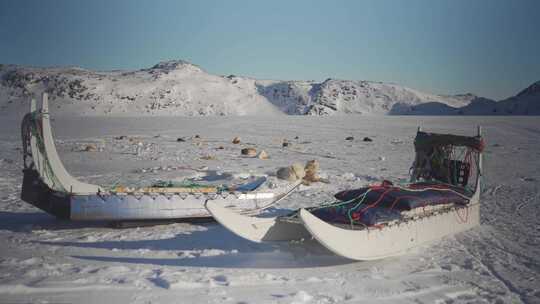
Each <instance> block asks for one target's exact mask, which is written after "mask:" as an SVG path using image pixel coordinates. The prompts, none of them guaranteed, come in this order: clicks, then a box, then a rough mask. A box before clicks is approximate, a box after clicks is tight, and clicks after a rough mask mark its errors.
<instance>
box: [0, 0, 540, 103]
mask: <svg viewBox="0 0 540 304" xmlns="http://www.w3.org/2000/svg"><path fill="white" fill-rule="evenodd" d="M167 59H185V60H188V61H191V62H193V63H195V64H197V65H199V66H201V67H202V68H204V69H205V70H207V71H208V72H211V73H215V74H237V75H245V76H252V77H257V78H269V79H299V80H300V79H303V80H307V79H314V80H323V79H325V78H328V77H332V78H341V79H358V80H376V81H386V82H396V83H399V84H403V85H407V86H410V87H413V88H417V89H421V90H425V91H429V92H433V93H440V94H454V93H465V92H473V93H476V94H479V95H482V96H487V97H491V98H496V99H501V98H505V97H508V96H510V95H514V94H516V93H517V92H518V91H520V90H521V89H523V88H525V87H527V86H528V85H530V84H531V83H533V82H535V81H538V80H540V1H538V0H530V1H528V0H395V1H385V0H379V1H376V0H373V1H354V0H350V1H345V0H341V1H340V0H336V1H328V0H326V1H315V0H313V1H307V0H306V1H293V0H288V1H281V0H271V1H256V0H251V1H248V0H245V1H244V0H243V1H239V0H238V1H235V0H231V1H204V0H199V1H180V0H178V1H103V0H99V1H98V0H92V1H90V0H88V1H77V0H66V1H60V0H57V1H43V0H36V1H25V0H22V1H16V0H13V1H10V0H0V63H12V64H23V65H34V66H58V65H76V66H81V67H84V68H90V69H98V70H111V69H136V68H144V67H150V66H152V65H153V64H155V63H157V62H158V61H161V60H167Z"/></svg>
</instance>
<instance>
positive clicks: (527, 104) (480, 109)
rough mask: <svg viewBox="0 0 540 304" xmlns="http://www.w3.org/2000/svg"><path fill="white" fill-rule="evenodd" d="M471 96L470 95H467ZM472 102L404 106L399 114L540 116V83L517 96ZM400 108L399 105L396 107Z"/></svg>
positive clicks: (534, 84) (478, 99)
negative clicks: (452, 104) (499, 99)
mask: <svg viewBox="0 0 540 304" xmlns="http://www.w3.org/2000/svg"><path fill="white" fill-rule="evenodd" d="M467 95H470V94H467ZM470 96H471V97H472V98H470V102H469V103H468V104H467V105H465V106H462V107H453V106H450V105H449V104H447V103H441V102H430V103H425V104H420V105H416V106H408V105H407V106H403V107H402V108H399V114H405V115H540V81H538V82H536V83H533V84H532V85H530V86H529V87H527V88H526V89H524V90H523V91H521V92H519V93H518V94H517V95H516V96H513V97H510V98H507V99H504V100H501V101H498V102H497V101H494V100H491V99H487V98H483V97H477V96H474V95H470ZM396 106H399V105H396Z"/></svg>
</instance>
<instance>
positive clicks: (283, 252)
mask: <svg viewBox="0 0 540 304" xmlns="http://www.w3.org/2000/svg"><path fill="white" fill-rule="evenodd" d="M52 117H53V121H52V123H53V131H54V133H55V137H56V139H57V145H58V147H59V153H60V155H61V158H62V160H63V161H64V162H65V165H66V167H67V169H68V171H70V172H71V173H73V175H74V176H77V177H79V178H81V179H82V180H84V181H89V182H96V183H112V182H114V181H117V180H128V181H134V182H137V181H138V182H149V181H152V180H154V179H156V178H159V177H163V176H167V177H171V178H172V177H175V176H177V177H189V176H201V175H202V174H207V173H208V174H210V173H212V172H214V171H216V172H228V173H230V174H231V175H233V176H244V175H250V174H270V175H272V174H273V173H274V172H275V171H276V169H277V168H278V167H281V166H286V165H290V164H292V163H294V162H305V161H307V160H310V159H317V160H319V162H320V164H321V170H322V175H323V176H325V177H326V178H328V180H329V181H330V183H328V184H325V183H314V184H312V185H310V186H301V187H300V188H299V190H298V191H297V192H295V193H294V194H293V195H291V196H290V197H289V198H287V199H286V200H284V201H283V202H281V203H280V204H279V205H278V206H277V207H276V208H272V209H271V210H269V211H267V212H266V214H265V215H266V216H270V215H273V214H279V213H283V212H286V211H287V210H291V209H295V208H298V207H302V206H310V205H313V204H318V203H320V202H324V201H328V200H330V199H331V198H332V195H333V194H334V193H335V192H337V191H339V190H343V189H348V188H351V187H359V186H362V185H364V184H366V183H373V182H378V181H380V180H382V179H390V180H398V181H399V180H404V179H406V177H407V172H408V169H409V167H410V165H411V162H412V160H413V156H414V154H413V145H412V140H413V138H414V135H415V134H414V133H415V131H416V127H417V126H418V125H421V126H422V127H423V129H425V130H432V131H439V132H454V133H457V134H474V132H475V130H476V125H477V124H480V125H482V126H483V130H484V133H485V136H486V140H487V149H486V153H485V156H484V164H485V175H484V181H485V182H484V184H483V191H482V196H481V203H482V209H481V222H482V225H481V226H480V227H478V228H475V229H473V230H471V231H469V232H466V233H462V234H459V235H456V236H453V237H448V238H445V239H443V240H441V241H439V242H436V243H434V244H431V245H428V246H422V247H420V248H417V249H415V250H413V251H411V252H410V253H408V254H406V255H403V256H400V257H396V258H390V259H385V260H380V261H371V262H352V261H349V260H345V259H342V258H339V257H337V256H334V255H331V254H329V253H328V252H327V251H326V250H324V249H323V248H322V247H321V246H319V245H317V244H316V243H315V242H307V244H305V245H302V246H300V245H298V244H290V245H283V246H275V245H268V244H254V243H250V242H248V241H245V240H243V239H241V238H239V237H236V236H235V235H233V234H232V233H230V232H229V231H227V230H225V229H224V228H222V227H221V226H220V225H218V224H217V223H214V222H207V223H204V222H195V223H186V222H181V223H173V224H168V225H157V226H144V227H132V228H123V229H118V228H114V227H112V226H111V225H110V224H109V223H101V222H98V223H94V222H92V223H84V222H66V221H59V220H56V219H55V218H53V217H51V216H49V215H47V214H45V213H43V212H41V211H39V210H37V209H35V208H34V207H32V206H30V205H28V204H26V203H24V202H22V201H21V200H20V199H19V191H20V187H21V182H22V174H21V167H22V161H21V160H22V155H21V149H20V139H19V130H18V128H19V124H20V121H18V118H17V117H15V116H13V117H7V118H5V119H3V120H1V122H0V147H1V148H0V170H1V172H2V174H1V175H0V206H1V211H0V243H1V244H2V249H0V270H1V271H0V298H1V299H2V300H1V301H2V302H14V303H20V302H25V303H26V302H36V303H45V302H49V303H51V302H53V303H54V302H57V303H96V302H102V303H105V302H112V301H117V302H131V303H178V302H182V303H471V302H474V303H519V302H523V303H538V302H540V287H539V286H540V285H539V284H538V279H539V278H540V247H539V246H538V244H539V243H540V222H539V218H540V214H539V212H540V211H539V210H540V208H538V205H539V204H540V192H539V186H540V163H539V162H538V158H539V157H540V152H539V151H540V149H539V146H540V138H539V137H538V134H540V122H539V121H538V119H536V118H534V117H530V118H527V117H520V118H519V119H516V118H511V117H499V116H497V117H429V116H401V117H394V116H382V117H381V116H379V117H369V116H364V115H362V116H360V115H347V116H329V117H312V116H285V115H277V116H273V117H255V116H234V117H184V118H174V117H138V118H118V117H116V118H112V117H76V118H74V117H57V116H55V112H54V109H53V111H52ZM276 126H279V128H276ZM121 135H125V136H126V138H124V139H115V137H119V136H121ZM195 135H199V137H200V138H198V139H197V138H195ZM235 136H240V137H241V138H242V143H240V144H238V145H234V144H232V143H231V140H232V138H234V137H235ZM347 136H354V138H355V140H353V141H348V140H345V138H346V137H347ZM366 136H367V137H370V138H372V139H373V141H372V142H363V141H361V139H362V138H363V137H366ZM178 137H183V138H185V139H186V141H185V142H177V141H176V139H177V138H178ZM283 139H287V140H288V141H289V142H290V143H291V144H290V146H289V147H286V148H284V147H282V145H281V143H282V141H283ZM90 142H93V143H101V144H102V145H103V147H104V149H103V151H101V152H80V149H78V147H80V146H81V145H82V144H84V143H90ZM138 142H142V143H143V146H145V147H147V146H152V147H154V148H152V149H149V150H147V151H146V150H145V151H144V152H142V153H139V154H137V153H134V152H133V151H134V150H133V149H134V146H138ZM219 146H223V147H224V149H217V147H219ZM246 146H252V147H255V148H257V149H264V150H265V151H267V152H268V154H269V155H270V159H268V160H261V159H258V158H246V157H242V156H241V155H240V149H241V148H242V147H246ZM208 154H211V155H213V156H214V157H215V159H209V160H205V159H201V156H204V155H208ZM149 168H150V169H149ZM167 168H174V169H171V170H168V169H167ZM143 169H144V171H143Z"/></svg>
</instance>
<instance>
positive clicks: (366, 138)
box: [362, 137, 373, 141]
mask: <svg viewBox="0 0 540 304" xmlns="http://www.w3.org/2000/svg"><path fill="white" fill-rule="evenodd" d="M362 141H373V139H371V138H369V137H364V139H362Z"/></svg>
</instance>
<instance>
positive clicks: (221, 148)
mask: <svg viewBox="0 0 540 304" xmlns="http://www.w3.org/2000/svg"><path fill="white" fill-rule="evenodd" d="M217 149H218V150H223V149H225V148H224V147H223V146H219V147H217Z"/></svg>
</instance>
